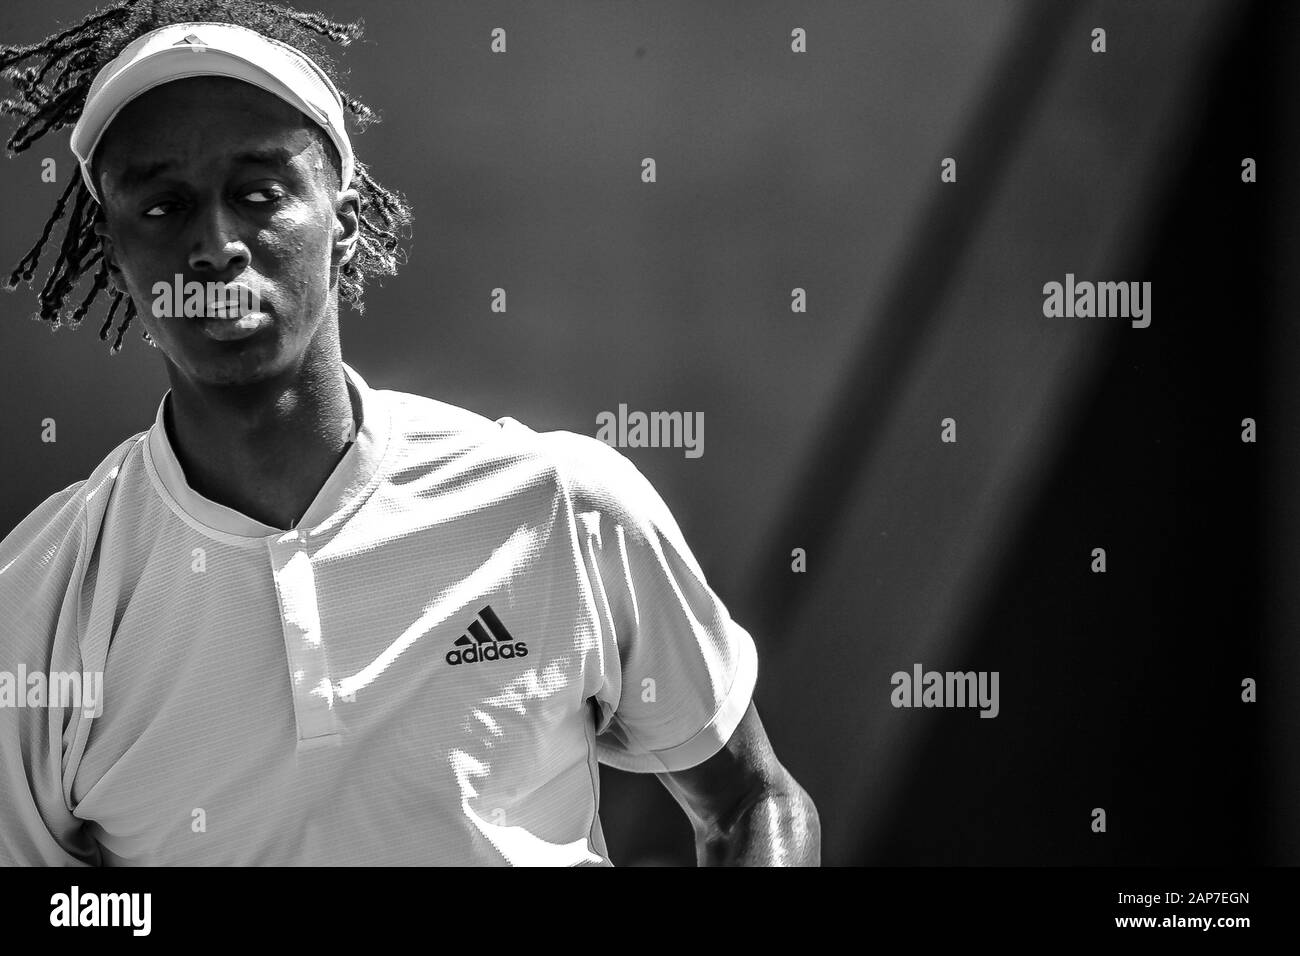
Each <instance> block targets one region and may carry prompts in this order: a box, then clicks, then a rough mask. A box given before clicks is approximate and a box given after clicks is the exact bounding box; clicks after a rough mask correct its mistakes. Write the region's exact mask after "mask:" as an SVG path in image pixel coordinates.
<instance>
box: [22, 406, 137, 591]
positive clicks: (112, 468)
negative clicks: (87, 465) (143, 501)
mask: <svg viewBox="0 0 1300 956" xmlns="http://www.w3.org/2000/svg"><path fill="white" fill-rule="evenodd" d="M146 434H147V432H137V433H136V434H134V435H132V436H131V437H129V438H125V439H123V440H122V441H121V442H120V443H119V444H118V445H117V447H115V448H114V449H113V450H112V451H111V452H109V453H108V455H106V456H105V457H104V459H103V460H102V461H100V462H99V464H98V465H96V466H95V467H94V468H93V469H92V470H91V472H90V474H89V475H87V476H86V477H85V478H82V479H80V480H78V481H74V482H73V483H72V484H70V485H68V486H67V487H66V488H63V489H62V490H60V491H56V492H54V493H53V494H51V495H49V496H48V497H46V498H45V499H44V500H43V501H42V502H41V503H40V504H38V505H37V506H36V507H35V508H33V509H32V510H31V511H30V512H29V513H28V514H27V516H26V517H25V518H23V520H22V521H20V522H19V523H18V524H17V526H16V527H14V529H13V530H12V531H10V532H9V533H8V534H7V535H5V537H4V539H3V540H0V568H5V567H10V566H12V564H13V563H14V562H17V561H19V560H20V559H21V558H22V557H23V556H24V555H32V556H35V557H36V558H38V559H39V560H42V561H49V560H50V558H49V555H50V553H51V551H52V549H54V548H57V547H59V546H61V545H63V544H65V543H66V542H67V541H68V539H69V538H70V537H73V536H77V537H80V536H81V535H82V534H83V533H84V532H85V530H86V528H87V526H88V525H89V524H90V522H91V519H92V518H95V519H98V518H99V517H100V516H102V513H103V509H104V506H105V505H106V504H107V501H108V499H109V497H110V492H111V490H112V486H113V485H114V484H115V483H116V482H117V480H118V477H119V475H120V474H121V472H122V468H123V466H124V465H125V463H126V461H127V459H128V458H129V457H130V456H131V454H132V453H133V452H137V453H138V449H139V444H140V441H141V439H142V438H143V437H144V436H145V435H146Z"/></svg>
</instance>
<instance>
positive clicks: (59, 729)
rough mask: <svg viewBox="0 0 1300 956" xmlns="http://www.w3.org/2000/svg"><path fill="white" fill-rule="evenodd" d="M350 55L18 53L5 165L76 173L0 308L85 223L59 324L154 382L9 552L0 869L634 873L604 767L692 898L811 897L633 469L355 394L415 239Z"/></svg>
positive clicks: (300, 45) (242, 50)
mask: <svg viewBox="0 0 1300 956" xmlns="http://www.w3.org/2000/svg"><path fill="white" fill-rule="evenodd" d="M357 31H358V27H357V25H355V24H351V25H349V24H341V23H336V22H333V21H331V20H328V19H326V18H324V17H322V16H319V15H316V14H307V13H302V12H298V11H292V10H286V9H284V8H279V7H274V6H272V5H270V4H265V3H257V2H235V3H222V2H209V3H176V2H155V3H150V2H125V3H119V4H117V5H116V6H113V7H110V8H107V9H106V10H103V11H101V12H98V13H96V14H95V15H93V16H91V17H89V18H87V19H86V20H85V21H83V22H82V23H80V24H78V25H77V26H74V27H73V28H71V29H69V30H66V31H64V32H62V33H59V34H57V35H54V36H52V37H50V38H49V39H47V40H45V41H43V42H40V43H36V44H33V45H30V46H23V47H13V46H9V47H4V48H0V65H3V66H4V67H6V68H7V74H6V75H7V76H8V77H9V79H10V80H11V81H12V82H13V84H14V86H15V88H16V90H17V96H16V98H15V99H12V100H10V101H8V102H7V103H6V104H5V109H6V110H7V111H8V112H9V113H11V114H13V115H14V116H16V117H17V118H18V126H17V129H16V131H15V133H14V135H13V137H12V138H11V139H10V143H9V145H10V148H11V150H15V151H22V150H23V149H26V148H27V147H28V146H30V144H31V143H32V142H34V141H35V140H36V139H38V138H39V137H40V136H42V135H44V134H46V133H52V132H55V131H57V130H60V129H62V128H65V127H67V126H73V127H74V128H73V130H72V137H71V146H72V150H73V153H74V154H75V156H76V158H77V161H78V163H79V166H80V173H81V175H80V177H77V178H74V181H73V182H72V183H70V184H69V186H68V188H67V190H66V191H65V192H64V193H63V195H62V198H61V199H60V200H59V202H58V204H57V207H56V209H55V211H54V214H53V215H52V216H51V219H50V222H49V223H47V225H46V228H45V230H44V233H43V235H42V237H41V240H40V242H38V243H37V245H36V246H35V247H34V248H33V250H32V252H30V253H29V254H28V255H27V256H26V257H25V258H24V259H23V261H22V262H21V263H20V264H19V266H18V269H17V270H16V272H15V274H14V276H13V281H14V283H17V282H21V281H23V280H31V279H32V277H33V275H34V274H35V272H36V270H37V266H38V265H39V261H40V258H41V256H42V253H43V250H44V247H46V246H47V245H52V244H54V243H52V242H51V240H50V236H51V233H52V231H53V230H54V227H55V226H57V225H58V224H59V223H60V222H63V221H66V225H65V232H64V237H63V239H62V241H61V242H59V243H57V258H56V259H55V262H54V264H53V266H52V268H51V270H50V272H49V276H48V278H47V281H46V282H45V285H44V287H43V289H42V291H41V294H40V295H41V299H40V315H41V317H42V318H44V319H47V320H49V321H51V322H55V323H65V324H66V323H71V324H74V325H75V324H77V323H79V322H80V321H81V320H82V319H83V318H84V317H85V316H86V315H87V314H88V313H89V310H90V308H91V307H92V305H93V303H94V302H95V301H96V299H97V298H98V297H101V296H106V297H107V298H108V299H109V307H108V315H107V321H106V322H105V323H104V325H103V328H102V329H101V336H102V337H105V338H106V337H107V336H108V335H109V334H110V332H112V331H113V330H114V322H117V323H118V324H117V325H116V336H115V338H114V341H113V344H112V349H113V351H117V350H118V349H119V348H120V347H121V344H122V338H123V335H124V333H125V332H126V330H127V328H128V327H129V326H130V324H131V323H132V321H133V320H138V322H139V323H140V324H141V325H142V326H143V330H142V337H143V338H144V339H145V340H146V341H147V342H149V344H151V345H152V346H153V347H155V348H156V349H157V350H158V353H159V355H160V357H161V359H162V361H163V363H164V366H165V368H166V372H167V376H168V381H169V384H170V388H169V390H168V391H167V392H166V394H165V395H164V396H163V397H162V399H161V401H160V402H159V405H158V410H157V415H156V417H155V419H154V422H153V424H152V426H151V427H150V428H148V429H147V430H146V431H143V432H140V433H139V434H136V435H133V436H131V437H129V438H127V439H126V440H125V441H123V442H122V443H121V444H120V445H118V446H117V447H116V448H115V449H114V450H113V451H112V452H111V453H110V454H109V455H108V456H107V457H106V458H105V459H104V460H103V462H102V463H101V464H100V465H99V466H98V467H97V468H95V470H94V471H93V472H92V473H91V474H90V476H89V477H88V478H86V479H85V480H83V481H78V482H77V483H76V484H73V485H72V486H70V487H68V488H65V489H64V490H62V491H60V492H58V493H56V494H53V495H51V496H50V497H49V498H47V499H46V500H45V501H44V502H43V503H42V504H41V505H40V506H39V507H37V508H36V509H35V510H34V511H33V512H32V513H31V514H30V515H28V516H27V518H26V519H24V520H23V521H22V523H21V524H19V526H18V527H17V528H16V529H14V530H13V531H12V532H11V533H10V534H9V535H8V537H6V538H5V539H4V541H3V542H2V543H0V863H5V864H38V865H41V864H43V865H69V866H73V865H113V866H120V865H170V864H198V865H232V864H233V865H269V864H276V865H279V864H288V865H331V864H431V865H444V864H445V865H539V864H541V865H611V861H610V859H609V854H608V852H607V850H606V845H605V841H604V836H603V834H602V830H601V822H600V817H599V803H600V790H599V774H598V764H599V763H604V764H607V765H609V766H612V767H616V768H619V769H622V770H627V771H632V772H638V773H653V774H656V775H657V776H658V778H659V779H660V780H661V781H662V782H663V783H664V785H665V786H666V787H667V788H668V789H669V790H670V792H671V793H672V794H673V795H674V796H675V797H676V799H677V801H678V802H679V803H680V804H681V806H682V808H683V809H684V811H685V812H686V814H687V816H688V817H689V819H690V822H691V823H692V825H693V827H694V832H695V835H696V846H697V859H698V862H700V863H701V864H757V865H764V864H773V865H808V864H816V863H817V862H818V861H819V853H820V830H819V824H818V820H817V815H816V811H815V809H814V807H813V804H812V802H811V801H810V800H809V798H808V796H807V794H806V793H805V792H804V791H803V790H802V789H801V788H800V786H799V785H798V783H796V782H795V781H794V780H793V779H792V777H791V775H790V774H789V773H788V772H787V771H786V770H785V769H784V768H783V767H782V765H781V764H780V763H779V761H778V760H777V758H776V757H775V756H774V755H773V752H772V749H771V747H770V745H769V743H768V740H767V738H766V736H765V734H764V730H763V727H762V724H761V723H760V721H759V717H758V714H757V713H756V711H755V709H754V705H753V702H752V692H753V688H754V684H755V679H756V675H757V666H758V665H757V659H756V653H755V647H754V642H753V641H752V639H751V637H750V635H749V634H748V633H747V632H746V631H745V630H744V629H743V628H742V627H741V626H740V625H738V624H737V623H736V622H735V621H733V620H732V618H731V617H730V615H729V614H728V612H727V609H726V607H725V606H724V605H723V603H722V602H721V601H720V600H719V598H718V596H717V595H716V594H715V593H714V592H713V591H712V590H711V589H710V587H709V586H708V584H707V583H706V582H705V579H704V575H703V573H702V571H701V569H700V567H699V564H698V563H697V561H696V560H695V558H694V557H693V556H692V554H691V552H690V550H689V549H688V547H687V545H686V543H685V541H684V540H683V538H682V534H681V531H680V529H679V528H678V526H677V524H676V523H675V521H674V520H673V517H672V515H671V514H670V512H669V510H668V508H667V507H666V506H665V504H664V502H663V501H662V500H661V498H660V497H659V496H658V495H657V494H656V492H655V491H654V489H653V488H652V487H651V486H650V484H649V483H648V482H647V481H646V480H645V478H644V477H643V476H642V475H641V474H640V472H639V471H637V469H636V468H635V467H634V466H633V465H632V464H631V463H630V462H629V461H628V460H627V459H626V458H624V457H623V456H622V455H621V454H619V453H618V452H617V451H615V450H613V449H611V448H609V447H608V446H606V445H605V444H603V443H601V442H599V441H597V440H595V439H594V438H590V437H586V436H581V435H577V434H574V433H569V432H547V433H537V432H534V431H533V430H531V429H529V428H527V427H526V426H524V425H522V424H520V423H519V422H517V421H515V420H513V419H511V418H502V419H500V420H498V421H491V420H489V419H486V418H484V417H482V416H480V415H477V414H475V413H473V412H470V411H466V410H463V409H460V408H456V407H454V406H451V405H448V404H445V403H442V402H438V401H435V400H433V399H430V398H425V397H422V396H418V395H411V394H405V393H401V392H397V391H391V390H386V389H382V388H375V387H372V386H371V385H370V384H368V383H367V382H366V381H365V380H364V379H363V377H362V376H361V375H360V374H359V373H358V372H357V370H356V369H354V368H352V367H351V366H350V365H348V364H347V363H345V362H344V361H343V358H342V355H341V352H340V345H339V328H338V310H339V300H340V299H344V300H347V301H349V302H350V303H353V304H354V305H359V304H360V301H361V291H362V287H363V284H364V281H365V279H366V278H367V277H368V276H372V275H375V274H381V273H393V272H394V271H395V269H396V267H397V263H398V258H399V256H400V247H399V236H400V234H401V231H402V230H403V228H404V227H405V225H406V223H407V222H408V219H409V212H408V210H407V208H406V206H405V204H404V202H403V201H402V199H401V198H400V197H399V196H398V195H396V194H394V193H392V192H390V191H388V190H387V189H385V188H384V187H382V186H380V185H379V184H378V183H377V182H376V181H375V180H374V179H373V178H372V177H371V176H370V174H369V172H368V170H367V168H366V167H365V166H364V165H363V164H362V163H361V162H359V161H358V160H357V158H356V157H355V156H354V155H353V152H352V146H351V142H350V140H349V136H348V132H347V129H346V125H345V119H344V118H345V114H346V113H351V114H353V116H354V117H356V118H360V119H364V118H366V117H367V116H368V115H369V112H368V110H367V109H366V108H365V106H364V105H363V104H361V103H359V102H357V101H355V100H352V99H350V98H347V97H345V96H344V95H342V94H340V92H339V91H338V89H337V87H336V85H335V83H334V81H333V80H332V79H331V75H330V73H329V72H327V67H328V66H329V60H328V55H327V53H326V51H325V50H324V49H323V46H324V44H323V42H322V41H324V40H333V41H336V42H346V41H347V40H349V39H351V38H353V37H354V36H356V35H357ZM331 69H332V68H331ZM87 284H88V286H89V288H88V291H87V292H85V293H82V294H79V295H76V296H75V299H74V293H75V292H76V290H78V289H79V288H84V287H86V285H87ZM181 291H183V292H184V295H183V296H182V295H181V294H180V292H181ZM97 682H98V683H97ZM77 687H79V688H80V696H78V693H77V692H75V690H76V688H77ZM94 687H99V688H100V689H101V692H100V693H99V695H98V696H96V695H91V694H87V693H86V691H87V688H94ZM70 688H72V689H73V690H74V693H71V694H70V693H67V691H69V689H70ZM92 698H93V699H92Z"/></svg>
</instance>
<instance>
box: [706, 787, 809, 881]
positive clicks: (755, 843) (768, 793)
mask: <svg viewBox="0 0 1300 956" xmlns="http://www.w3.org/2000/svg"><path fill="white" fill-rule="evenodd" d="M695 849H696V859H697V862H698V863H699V865H700V866H820V865H821V822H820V820H819V819H818V817H817V808H816V807H815V806H813V802H812V800H811V798H809V796H808V794H807V793H806V792H804V790H803V788H802V787H800V786H799V785H798V784H797V783H795V782H794V781H793V780H792V779H791V780H789V781H788V783H787V784H785V785H783V786H782V787H780V788H768V789H765V790H763V791H761V792H759V793H758V794H756V795H755V797H754V799H753V800H752V801H750V802H748V803H747V804H746V805H745V806H744V807H742V808H741V810H740V812H739V813H737V814H736V816H735V819H734V820H733V821H730V822H729V825H728V826H727V827H726V828H725V829H723V828H721V827H715V828H712V829H710V830H707V831H705V832H703V833H699V834H697V836H696V844H695Z"/></svg>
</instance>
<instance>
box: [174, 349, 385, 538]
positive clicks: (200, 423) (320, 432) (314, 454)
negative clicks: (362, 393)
mask: <svg viewBox="0 0 1300 956" xmlns="http://www.w3.org/2000/svg"><path fill="white" fill-rule="evenodd" d="M167 404H168V407H167V409H166V414H165V416H164V422H165V424H166V425H167V430H168V438H169V440H170V441H171V444H172V448H173V449H174V450H175V452H176V458H177V460H178V461H179V462H180V465H181V468H182V469H183V470H184V472H185V480H186V482H187V483H188V484H189V486H190V487H191V488H193V489H194V490H195V491H196V492H198V493H199V494H201V495H203V496H204V497H205V498H208V499H210V500H212V501H215V502H216V503H217V504H220V505H225V506H226V507H228V508H233V509H234V510H236V511H238V512H240V513H242V514H244V515H247V516H248V517H250V518H253V519H254V520H256V521H260V522H262V523H263V524H267V525H270V526H272V527H275V528H284V529H288V528H292V527H295V526H296V525H297V522H298V521H299V520H300V519H301V518H302V516H303V513H304V512H305V511H306V510H307V508H308V507H309V506H310V505H311V503H312V501H313V500H314V499H315V498H316V495H317V493H318V492H319V491H320V489H321V486H322V485H324V484H325V482H326V481H327V480H328V478H329V476H330V475H331V474H332V473H333V471H334V469H335V467H336V466H337V465H338V463H339V461H340V460H341V459H342V457H343V455H344V454H345V453H346V451H347V449H348V446H349V445H350V444H351V442H352V440H353V439H354V438H355V436H356V430H355V429H356V425H355V422H356V421H357V420H358V419H359V418H360V409H359V408H357V409H354V407H353V402H352V396H351V395H350V393H349V390H348V387H347V379H346V375H345V373H344V371H343V364H342V359H341V358H339V356H338V355H337V353H336V354H335V356H334V361H332V362H331V361H324V362H315V363H309V362H304V363H303V364H302V366H301V367H300V368H298V369H297V370H295V371H294V372H293V373H292V374H286V375H285V376H282V377H277V378H274V379H267V380H264V381H261V382H258V383H256V384H254V385H250V386H244V387H239V388H234V387H218V386H208V385H202V384H197V385H196V384H195V383H193V382H189V381H185V380H183V379H182V377H181V376H179V375H174V376H173V381H172V390H171V398H170V400H169V401H168V403H167Z"/></svg>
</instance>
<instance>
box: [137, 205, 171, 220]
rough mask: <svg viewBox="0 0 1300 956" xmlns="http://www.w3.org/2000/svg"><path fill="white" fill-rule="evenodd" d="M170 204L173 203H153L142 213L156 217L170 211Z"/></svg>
mask: <svg viewBox="0 0 1300 956" xmlns="http://www.w3.org/2000/svg"><path fill="white" fill-rule="evenodd" d="M172 205H173V204H172V203H170V202H160V203H154V205H152V206H150V207H149V208H148V209H146V210H145V211H144V214H145V215H146V216H150V217H152V218H155V219H156V218H158V217H159V216H165V215H167V213H169V212H170V211H171V209H172Z"/></svg>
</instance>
